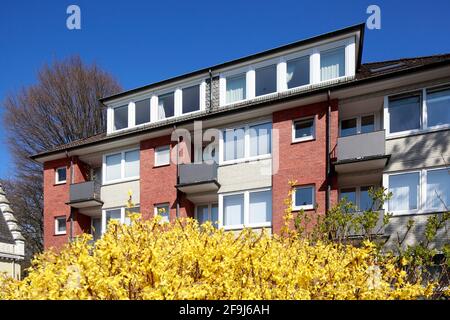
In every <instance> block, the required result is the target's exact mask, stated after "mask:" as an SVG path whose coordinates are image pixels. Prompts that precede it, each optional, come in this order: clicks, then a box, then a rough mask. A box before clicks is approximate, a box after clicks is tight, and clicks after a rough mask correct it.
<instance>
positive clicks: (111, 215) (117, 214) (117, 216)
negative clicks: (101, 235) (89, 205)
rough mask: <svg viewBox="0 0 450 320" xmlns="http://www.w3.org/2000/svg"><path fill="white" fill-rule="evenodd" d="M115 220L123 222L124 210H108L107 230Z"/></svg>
mask: <svg viewBox="0 0 450 320" xmlns="http://www.w3.org/2000/svg"><path fill="white" fill-rule="evenodd" d="M111 220H115V221H119V222H121V220H122V209H112V210H106V225H105V226H106V227H105V230H106V229H107V228H108V225H109V221H111Z"/></svg>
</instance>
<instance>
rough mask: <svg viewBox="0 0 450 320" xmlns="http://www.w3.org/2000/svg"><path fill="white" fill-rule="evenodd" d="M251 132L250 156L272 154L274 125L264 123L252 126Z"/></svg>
mask: <svg viewBox="0 0 450 320" xmlns="http://www.w3.org/2000/svg"><path fill="white" fill-rule="evenodd" d="M249 130H250V156H258V155H263V154H270V153H271V140H272V139H271V130H272V123H263V124H259V125H256V126H251V127H250V128H249Z"/></svg>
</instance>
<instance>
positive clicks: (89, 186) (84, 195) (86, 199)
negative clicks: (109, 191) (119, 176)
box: [67, 181, 103, 208]
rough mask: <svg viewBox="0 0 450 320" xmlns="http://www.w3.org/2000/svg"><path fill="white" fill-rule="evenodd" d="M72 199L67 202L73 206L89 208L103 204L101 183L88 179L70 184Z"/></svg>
mask: <svg viewBox="0 0 450 320" xmlns="http://www.w3.org/2000/svg"><path fill="white" fill-rule="evenodd" d="M69 193H70V201H69V202H68V203H67V204H68V205H70V206H71V207H73V208H89V207H96V206H101V205H102V204H103V202H102V201H101V200H100V183H99V182H97V181H86V182H81V183H75V184H71V185H70V191H69Z"/></svg>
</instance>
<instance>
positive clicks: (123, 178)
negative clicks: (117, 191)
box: [102, 148, 141, 185]
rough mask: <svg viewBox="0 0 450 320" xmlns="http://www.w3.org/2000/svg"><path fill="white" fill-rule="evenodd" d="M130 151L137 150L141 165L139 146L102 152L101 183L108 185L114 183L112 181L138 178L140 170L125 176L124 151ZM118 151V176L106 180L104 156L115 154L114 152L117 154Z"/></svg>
mask: <svg viewBox="0 0 450 320" xmlns="http://www.w3.org/2000/svg"><path fill="white" fill-rule="evenodd" d="M130 151H138V153H139V167H140V165H141V151H140V148H130V149H125V150H121V151H116V152H110V153H105V154H103V156H102V185H109V184H114V183H120V182H126V181H133V180H138V179H139V178H140V174H141V173H140V170H139V175H137V176H132V177H127V178H125V153H126V152H130ZM119 153H120V154H121V161H120V178H119V179H114V180H109V181H106V157H108V156H112V155H116V154H119Z"/></svg>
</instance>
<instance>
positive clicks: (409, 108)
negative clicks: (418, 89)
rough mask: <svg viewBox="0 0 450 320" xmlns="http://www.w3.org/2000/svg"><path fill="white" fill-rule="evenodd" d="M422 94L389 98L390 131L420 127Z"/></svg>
mask: <svg viewBox="0 0 450 320" xmlns="http://www.w3.org/2000/svg"><path fill="white" fill-rule="evenodd" d="M420 100H421V98H420V95H419V94H417V95H413V96H407V97H399V98H396V97H393V98H390V99H389V110H388V112H389V132H390V133H395V132H401V131H408V130H414V129H420V118H421V113H422V107H421V103H420Z"/></svg>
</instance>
